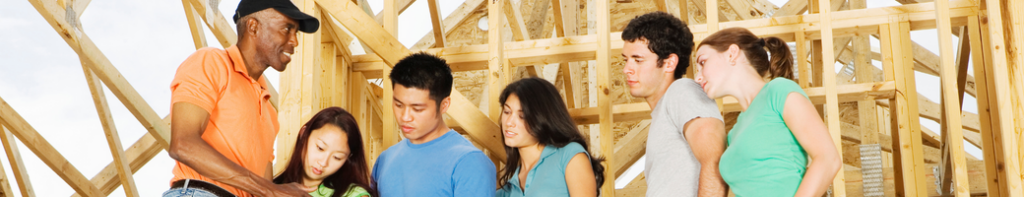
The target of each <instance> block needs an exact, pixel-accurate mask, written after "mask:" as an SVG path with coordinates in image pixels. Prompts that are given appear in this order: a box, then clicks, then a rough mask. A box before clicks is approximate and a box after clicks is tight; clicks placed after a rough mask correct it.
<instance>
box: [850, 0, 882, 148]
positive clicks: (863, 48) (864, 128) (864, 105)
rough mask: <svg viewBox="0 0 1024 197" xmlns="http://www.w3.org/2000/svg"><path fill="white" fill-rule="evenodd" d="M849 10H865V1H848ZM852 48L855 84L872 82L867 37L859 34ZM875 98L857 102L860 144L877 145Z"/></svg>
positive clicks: (868, 40) (872, 75)
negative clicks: (853, 52) (853, 51)
mask: <svg viewBox="0 0 1024 197" xmlns="http://www.w3.org/2000/svg"><path fill="white" fill-rule="evenodd" d="M849 3H850V9H864V8H867V2H865V0H850V2H849ZM853 48H854V50H855V54H856V55H855V56H856V57H855V59H856V60H854V63H853V64H854V66H855V68H856V69H854V72H855V74H856V76H857V83H866V82H873V81H875V80H874V79H875V78H874V74H875V73H874V72H872V71H873V69H877V68H875V66H874V65H872V64H871V56H870V55H871V40H870V38H869V35H867V34H860V35H856V36H854V38H853ZM876 110H877V109H876V107H875V98H865V99H863V100H860V101H857V112H858V113H857V114H858V118H859V119H860V120H859V121H860V126H861V144H878V131H876V130H875V129H876V128H877V127H878V126H877V123H876V120H878V117H876V116H875V115H876V114H875V111H876Z"/></svg>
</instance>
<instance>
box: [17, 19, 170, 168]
mask: <svg viewBox="0 0 1024 197" xmlns="http://www.w3.org/2000/svg"><path fill="white" fill-rule="evenodd" d="M29 2H30V3H32V6H34V7H35V8H36V11H38V12H39V13H40V14H41V15H43V18H44V19H46V21H47V22H48V23H50V26H51V27H53V28H54V30H56V31H57V32H58V34H59V35H60V36H61V37H62V38H64V41H65V42H67V43H68V45H69V46H71V49H72V50H74V51H75V53H77V54H79V57H80V58H82V59H83V60H84V62H87V64H86V65H88V67H89V69H90V70H92V71H93V72H95V73H96V75H97V76H98V77H99V78H100V79H101V80H102V81H103V83H104V84H106V85H107V87H108V88H110V91H111V92H112V93H114V96H117V98H118V99H119V100H121V103H123V104H124V105H125V107H126V108H128V111H130V112H132V114H133V115H135V118H137V119H138V120H139V122H140V123H141V124H142V126H143V127H145V128H146V129H147V130H148V131H149V132H151V133H154V134H155V135H154V137H157V138H158V139H160V140H159V142H160V144H161V146H162V147H165V148H166V147H168V142H169V141H170V127H169V126H160V118H159V116H157V115H156V112H155V111H153V108H152V107H150V106H149V104H148V103H146V101H145V100H144V99H142V96H141V95H140V94H139V93H138V92H137V91H135V89H134V88H132V86H131V85H130V84H128V80H127V79H125V78H124V76H122V75H121V74H120V73H119V72H118V71H117V68H114V66H113V64H111V63H110V60H109V59H107V58H106V56H104V55H103V52H101V51H100V49H99V48H98V47H97V46H96V44H94V43H93V42H92V40H91V39H89V37H88V36H87V35H86V34H85V33H84V32H82V30H81V29H78V28H72V26H70V25H69V24H68V22H67V21H66V20H64V19H65V18H66V16H65V15H64V14H65V12H62V11H63V8H61V7H58V6H57V5H56V2H51V1H41V0H30V1H29ZM9 126H10V125H9Z"/></svg>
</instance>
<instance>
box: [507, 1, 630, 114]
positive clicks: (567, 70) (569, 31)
mask: <svg viewBox="0 0 1024 197" xmlns="http://www.w3.org/2000/svg"><path fill="white" fill-rule="evenodd" d="M578 3H579V2H577V1H575V0H556V1H551V9H552V11H553V14H554V19H555V35H556V36H557V37H567V36H576V35H578V34H579V27H578V25H577V24H578V23H577V21H576V19H577V18H578V17H577V15H578V14H579V13H577V12H576V10H577V9H578V7H579V6H578ZM620 39H621V38H620ZM507 50H508V49H507V47H506V51H507ZM509 54H515V53H509ZM580 64H581V63H579V62H571V63H570V62H559V64H558V68H559V70H561V72H562V75H561V78H562V90H563V91H565V104H566V107H567V108H570V109H571V108H576V107H582V106H583V105H582V104H583V103H582V95H583V83H582V80H579V79H580V78H582V77H583V76H580V73H579V72H578V70H579V69H578V67H580Z"/></svg>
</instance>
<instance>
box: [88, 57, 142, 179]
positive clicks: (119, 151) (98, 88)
mask: <svg viewBox="0 0 1024 197" xmlns="http://www.w3.org/2000/svg"><path fill="white" fill-rule="evenodd" d="M82 71H83V72H84V73H85V81H86V82H87V83H88V84H89V91H90V92H91V93H92V100H93V104H95V105H96V112H97V114H98V115H99V118H100V124H101V125H102V126H103V131H104V133H106V135H105V136H106V138H107V145H108V146H109V148H110V155H111V156H113V157H114V165H115V166H116V167H117V168H116V169H117V174H118V177H120V179H121V183H122V184H121V185H123V186H124V187H123V188H124V193H125V196H129V197H134V196H139V190H138V189H136V186H135V185H136V184H135V178H133V177H132V170H131V168H130V167H128V158H127V157H125V155H124V149H123V148H121V137H120V136H119V135H118V134H117V128H116V125H114V117H113V116H112V115H111V114H110V113H111V112H110V107H109V106H107V97H106V93H105V92H103V86H102V85H103V84H101V82H100V80H99V79H96V75H95V74H93V73H92V71H90V70H89V68H88V67H86V66H85V65H84V62H83V65H82Z"/></svg>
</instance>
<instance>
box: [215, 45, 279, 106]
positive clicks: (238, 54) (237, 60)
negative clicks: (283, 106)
mask: <svg viewBox="0 0 1024 197" xmlns="http://www.w3.org/2000/svg"><path fill="white" fill-rule="evenodd" d="M224 50H227V51H228V57H230V58H231V67H232V69H234V70H235V72H238V73H241V74H242V76H245V78H246V79H249V82H254V81H255V83H257V84H259V85H260V88H261V89H263V90H267V79H266V77H264V76H260V78H259V79H253V78H252V77H250V76H249V69H248V68H246V67H245V59H243V58H242V51H240V50H239V49H238V45H231V46H230V47H228V48H227V49H224ZM264 97H265V99H269V98H270V94H269V93H268V94H266V95H264Z"/></svg>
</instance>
